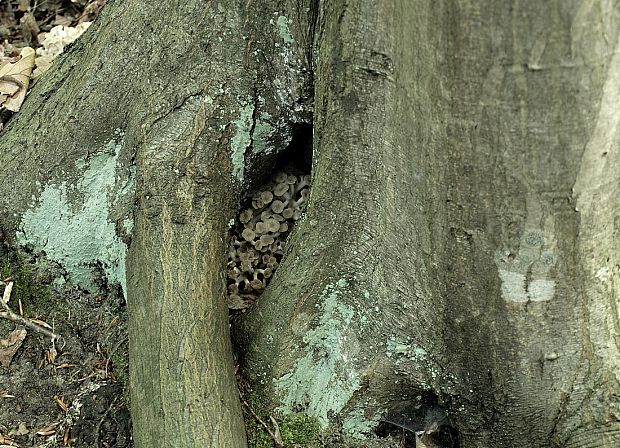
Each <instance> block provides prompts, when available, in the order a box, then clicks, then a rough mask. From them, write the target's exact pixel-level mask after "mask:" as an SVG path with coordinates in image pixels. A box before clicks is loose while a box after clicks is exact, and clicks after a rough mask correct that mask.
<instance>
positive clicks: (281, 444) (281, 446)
mask: <svg viewBox="0 0 620 448" xmlns="http://www.w3.org/2000/svg"><path fill="white" fill-rule="evenodd" d="M239 398H241V403H243V405H244V406H245V407H246V409H247V410H248V411H250V414H252V416H253V417H254V418H255V419H256V421H257V422H258V423H260V424H261V425H262V426H263V428H265V430H266V431H267V432H268V433H269V436H270V437H271V438H272V440H273V442H274V443H275V444H276V448H284V442H283V441H282V437H281V436H280V434H274V432H273V431H272V430H271V429H270V428H269V426H268V425H267V423H265V422H264V421H263V419H262V418H260V417H259V416H258V414H257V413H256V412H254V409H252V408H251V407H250V405H249V404H248V402H247V401H245V398H243V395H242V394H241V392H239ZM272 421H273V422H274V423H275V420H274V419H273V417H272ZM277 428H278V427H277V425H276V429H277ZM277 432H278V433H279V431H277Z"/></svg>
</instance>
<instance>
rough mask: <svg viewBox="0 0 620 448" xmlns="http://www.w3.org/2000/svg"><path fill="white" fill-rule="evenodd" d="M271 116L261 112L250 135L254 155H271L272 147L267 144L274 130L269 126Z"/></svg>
mask: <svg viewBox="0 0 620 448" xmlns="http://www.w3.org/2000/svg"><path fill="white" fill-rule="evenodd" d="M270 118H271V115H269V114H268V113H267V112H261V113H260V115H259V117H258V120H256V125H255V126H254V132H253V133H252V150H253V152H254V154H261V153H263V154H265V155H266V154H271V152H272V151H273V149H274V148H273V146H271V145H270V144H269V139H270V138H271V135H272V134H273V131H274V128H273V126H271V125H270V124H269V121H268V120H269V119H270Z"/></svg>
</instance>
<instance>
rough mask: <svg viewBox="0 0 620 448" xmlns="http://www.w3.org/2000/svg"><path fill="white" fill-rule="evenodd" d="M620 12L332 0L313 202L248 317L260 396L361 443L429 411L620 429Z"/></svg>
mask: <svg viewBox="0 0 620 448" xmlns="http://www.w3.org/2000/svg"><path fill="white" fill-rule="evenodd" d="M618 19H619V15H618V4H617V3H614V2H563V1H562V2H560V1H558V2H526V3H514V2H487V3H486V4H484V5H482V4H478V3H476V2H467V1H458V2H413V3H411V2H380V3H379V4H375V3H373V4H372V5H371V4H370V3H368V2H363V1H353V2H325V3H323V4H322V6H321V12H320V21H319V27H318V30H317V54H318V62H317V67H316V99H315V125H314V129H315V141H314V148H315V158H314V166H313V188H312V192H311V196H310V201H309V205H308V210H307V214H306V218H305V220H304V221H303V223H302V224H301V225H300V227H299V228H298V229H297V233H296V234H295V236H294V238H293V241H292V250H291V252H290V254H289V256H288V258H287V259H286V260H285V262H284V264H283V265H282V266H281V267H280V268H279V271H278V273H277V274H276V277H275V279H274V282H273V283H272V284H271V285H270V288H269V289H268V291H267V292H266V293H265V297H263V298H262V299H261V300H260V302H259V303H258V305H257V307H256V308H255V309H253V310H252V311H251V312H250V313H249V314H248V315H246V316H243V318H242V319H240V321H239V322H238V323H237V328H238V335H239V336H238V340H239V343H241V344H243V345H244V346H245V347H246V348H245V351H244V364H243V370H244V372H245V373H246V374H247V375H248V376H249V377H250V378H251V379H252V382H253V384H254V385H255V387H256V388H257V389H258V390H259V391H260V392H259V395H261V397H262V398H264V399H267V400H271V404H272V406H273V407H274V408H276V409H277V410H278V411H280V412H281V413H284V414H286V413H289V412H293V411H299V410H302V411H303V412H305V413H307V414H309V415H312V416H314V417H316V418H317V419H318V420H319V422H320V423H321V424H322V425H323V426H324V427H325V428H331V429H333V428H334V427H336V428H338V430H342V432H343V433H345V434H348V435H349V436H351V437H353V438H354V437H356V436H359V435H360V433H366V434H367V435H368V436H369V437H370V436H372V432H373V429H374V428H375V427H376V426H377V423H378V422H379V421H380V420H382V419H384V420H386V419H387V420H389V419H392V420H394V417H393V416H394V415H398V414H401V413H403V412H404V413H405V414H407V413H408V412H410V411H411V410H412V409H416V408H420V407H422V408H424V407H425V406H428V407H429V412H434V410H435V408H436V407H437V406H438V407H440V408H443V409H445V411H446V412H447V414H448V415H449V418H450V420H451V423H452V425H453V426H454V427H455V428H456V429H457V431H458V434H459V436H460V443H461V446H463V447H490V446H494V447H517V446H519V447H520V446H531V447H548V446H558V447H559V446H562V447H567V446H570V447H578V446H579V447H581V446H601V447H602V446H608V447H612V446H617V445H618V443H619V442H620V438H619V436H618V434H619V431H618V429H619V428H620V423H619V420H620V419H619V418H618V416H619V415H620V408H619V406H620V403H619V402H618V399H617V397H618V392H619V384H618V379H619V377H618V372H620V368H619V367H620V356H619V353H618V350H619V344H618V343H619V339H618V334H620V333H619V330H618V329H619V328H620V325H619V316H618V301H617V294H616V289H617V278H618V271H617V266H618V248H619V247H618V238H617V235H616V233H617V229H616V224H615V223H616V222H617V220H618V216H619V213H620V207H619V206H620V203H619V199H618V198H619V197H620V196H619V194H618V193H619V191H618V189H619V188H620V186H619V182H618V174H617V167H618V166H619V165H618V163H619V160H618V157H619V155H618V149H619V143H620V133H619V132H618V129H619V127H618V122H619V120H620V108H618V106H617V98H618V95H619V93H620V90H619V88H620V83H619V80H620V65H619V64H620V57H619V56H618V49H619V41H618V39H619V33H618V31H619V30H620V27H619V21H618ZM274 353H276V354H277V356H275V357H274ZM421 418H423V417H421ZM342 443H344V442H342ZM367 443H369V442H368V441H364V442H354V441H351V442H350V444H351V446H364V445H365V444H367Z"/></svg>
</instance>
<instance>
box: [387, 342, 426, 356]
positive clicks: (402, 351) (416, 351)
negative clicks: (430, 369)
mask: <svg viewBox="0 0 620 448" xmlns="http://www.w3.org/2000/svg"><path fill="white" fill-rule="evenodd" d="M386 355H387V356H388V357H392V356H393V355H402V356H405V357H407V358H409V359H413V360H417V361H424V360H426V358H427V356H428V353H427V351H426V350H424V349H423V348H422V347H418V346H417V345H415V344H408V343H405V342H401V341H398V340H397V339H396V338H395V337H394V336H390V337H389V338H388V340H387V343H386Z"/></svg>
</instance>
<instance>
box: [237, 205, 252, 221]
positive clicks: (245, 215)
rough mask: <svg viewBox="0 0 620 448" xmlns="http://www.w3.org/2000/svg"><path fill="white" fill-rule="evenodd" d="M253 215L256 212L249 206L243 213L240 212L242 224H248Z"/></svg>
mask: <svg viewBox="0 0 620 448" xmlns="http://www.w3.org/2000/svg"><path fill="white" fill-rule="evenodd" d="M253 215H254V212H253V211H252V210H250V209H249V208H247V209H245V210H243V211H242V212H241V213H239V221H241V223H242V224H246V223H248V222H249V221H250V220H251V219H252V216H253Z"/></svg>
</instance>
